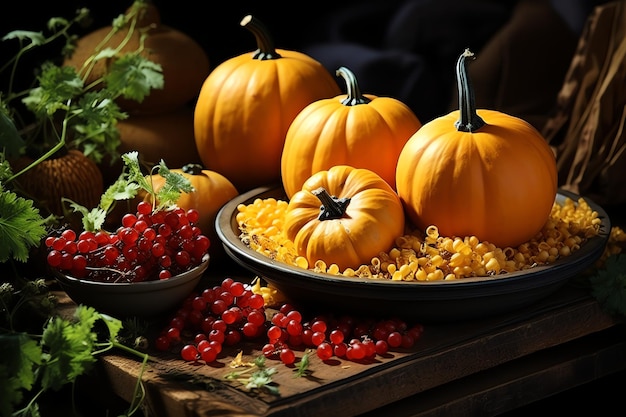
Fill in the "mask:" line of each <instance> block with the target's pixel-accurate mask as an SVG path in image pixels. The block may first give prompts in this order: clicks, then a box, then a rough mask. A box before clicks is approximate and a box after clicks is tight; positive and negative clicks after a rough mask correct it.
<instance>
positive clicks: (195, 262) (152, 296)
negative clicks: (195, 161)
mask: <svg viewBox="0 0 626 417" xmlns="http://www.w3.org/2000/svg"><path fill="white" fill-rule="evenodd" d="M125 161H126V162H127V164H128V165H129V167H130V168H131V169H130V171H131V175H129V176H128V177H127V178H124V179H122V180H120V183H119V184H117V185H113V186H112V187H115V188H116V189H120V188H123V187H126V188H127V189H128V188H130V189H133V190H136V189H138V188H140V187H143V188H144V189H146V190H148V191H149V192H151V195H152V196H153V198H152V199H140V200H139V201H138V202H137V204H136V211H135V212H128V213H126V214H124V215H123V216H121V220H120V224H119V225H117V226H116V227H117V228H116V229H115V230H113V231H108V230H105V229H103V228H102V224H103V222H102V221H101V220H102V218H103V217H104V215H105V214H104V213H105V212H106V211H107V209H108V206H107V207H104V208H103V207H99V208H97V209H94V210H92V211H88V210H84V212H86V213H87V217H86V218H85V219H84V220H83V230H80V231H77V230H74V229H72V227H71V226H69V225H60V226H58V227H56V228H55V229H53V230H51V231H50V232H49V234H48V236H47V237H46V239H45V248H46V251H47V254H46V263H47V266H48V267H49V268H50V270H51V271H52V274H53V275H54V277H55V278H56V280H57V281H58V282H59V284H60V286H61V288H62V289H63V290H64V291H65V292H66V293H67V295H68V296H69V297H70V298H71V299H72V300H73V301H74V302H76V303H77V304H84V305H88V306H91V307H94V308H95V309H97V310H98V311H100V312H102V313H107V314H111V315H114V316H142V317H147V316H154V315H157V314H161V313H165V312H168V311H169V310H171V309H173V308H176V307H177V306H178V305H179V304H180V303H181V302H182V301H183V300H184V299H185V297H187V296H188V295H189V294H190V293H191V292H192V291H193V290H194V288H195V287H196V286H197V285H198V282H199V281H200V279H201V278H202V276H203V274H204V272H205V271H206V269H207V267H208V265H209V253H208V252H209V248H210V246H211V242H210V239H209V238H208V237H207V236H206V235H205V234H203V233H202V230H201V229H200V228H199V226H198V225H197V224H198V221H199V217H200V214H199V212H198V210H197V209H194V208H191V209H187V210H185V209H182V208H180V207H178V206H177V205H176V204H175V202H176V196H177V195H178V194H179V193H180V192H182V191H184V190H187V191H191V188H188V187H187V188H185V186H188V185H189V184H188V183H186V182H185V181H184V178H180V176H176V175H175V174H173V173H170V172H169V170H167V167H166V166H165V165H164V164H163V163H162V164H161V166H160V172H161V173H163V174H164V175H168V181H171V182H172V183H174V184H177V186H176V187H178V188H176V187H171V186H170V187H168V189H167V194H158V193H155V192H153V190H152V189H151V188H150V181H149V179H146V178H144V177H143V176H142V175H141V171H140V170H139V168H138V165H139V164H138V162H137V155H136V154H127V155H125ZM172 191H176V192H175V193H174V194H172ZM163 193H165V191H164V192H163ZM103 200H105V199H103ZM90 213H95V214H96V215H94V216H92V218H90V217H89V214H90ZM94 219H96V220H98V219H100V220H99V221H96V220H94Z"/></svg>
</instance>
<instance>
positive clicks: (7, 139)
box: [0, 107, 25, 157]
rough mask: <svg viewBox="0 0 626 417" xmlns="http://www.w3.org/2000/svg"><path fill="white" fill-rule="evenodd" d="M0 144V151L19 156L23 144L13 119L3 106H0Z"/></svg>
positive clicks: (9, 155) (11, 155)
mask: <svg viewBox="0 0 626 417" xmlns="http://www.w3.org/2000/svg"><path fill="white" fill-rule="evenodd" d="M0 144H2V148H0V152H4V153H6V155H7V156H8V157H17V156H19V155H20V151H21V149H22V147H23V146H24V145H25V143H24V140H23V139H22V137H21V136H20V134H19V132H18V131H17V128H16V127H15V123H13V119H11V118H10V117H9V115H8V114H7V113H6V112H5V111H4V110H3V107H0Z"/></svg>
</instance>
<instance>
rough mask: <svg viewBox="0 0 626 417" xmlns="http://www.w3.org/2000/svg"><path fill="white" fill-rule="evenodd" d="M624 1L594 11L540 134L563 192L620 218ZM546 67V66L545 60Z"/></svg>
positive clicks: (625, 100)
mask: <svg viewBox="0 0 626 417" xmlns="http://www.w3.org/2000/svg"><path fill="white" fill-rule="evenodd" d="M625 9H626V2H624V1H617V2H611V3H606V4H604V5H602V6H598V7H597V8H595V9H594V11H593V13H592V14H591V15H590V16H589V18H588V19H587V22H586V26H585V29H584V31H583V33H582V35H581V37H580V40H579V43H578V46H577V50H576V52H575V55H574V57H573V59H572V62H571V64H570V68H569V70H568V72H567V74H566V77H565V80H564V83H563V86H562V88H561V90H560V93H559V95H558V98H557V109H556V113H555V114H554V115H553V116H552V117H551V118H550V119H549V120H548V121H547V123H546V124H545V126H544V128H543V130H542V133H543V135H544V136H545V138H546V140H547V141H548V143H549V144H550V145H551V146H552V147H553V149H554V151H555V153H556V156H557V164H558V170H559V182H560V186H561V187H562V188H563V189H567V190H570V191H572V192H575V193H577V194H579V195H582V196H585V197H588V198H591V199H592V200H594V201H595V202H596V203H598V204H600V205H601V206H603V207H605V208H606V209H607V211H608V209H610V210H613V211H614V212H615V213H617V214H619V215H621V216H623V209H624V207H625V205H626V153H625V149H626V129H625V127H626V126H625V124H626V11H625ZM546 65H549V63H548V62H546Z"/></svg>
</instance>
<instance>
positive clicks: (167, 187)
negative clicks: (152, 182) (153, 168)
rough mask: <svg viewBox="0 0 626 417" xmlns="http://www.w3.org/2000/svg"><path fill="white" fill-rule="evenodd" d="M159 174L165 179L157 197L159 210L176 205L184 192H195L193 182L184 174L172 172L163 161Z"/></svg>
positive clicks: (159, 166) (160, 164) (159, 167)
mask: <svg viewBox="0 0 626 417" xmlns="http://www.w3.org/2000/svg"><path fill="white" fill-rule="evenodd" d="M158 173H159V175H160V176H162V177H163V178H165V184H164V185H163V186H162V187H161V188H160V189H159V191H158V192H157V195H156V199H157V201H158V202H159V204H158V208H161V207H169V206H172V205H174V204H176V202H177V201H178V199H179V198H180V194H181V193H182V192H185V193H191V192H193V191H194V188H193V185H191V182H190V181H189V180H188V179H187V178H185V176H183V175H182V174H179V173H178V172H172V171H170V170H169V168H168V167H167V166H166V165H165V162H164V161H163V160H161V162H160V163H159V165H158Z"/></svg>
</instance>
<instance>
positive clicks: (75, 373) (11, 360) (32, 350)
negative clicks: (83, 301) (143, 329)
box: [0, 306, 147, 417]
mask: <svg viewBox="0 0 626 417" xmlns="http://www.w3.org/2000/svg"><path fill="white" fill-rule="evenodd" d="M101 323H104V324H105V326H99V324H101ZM122 327H123V326H122V322H121V321H120V320H118V319H116V318H113V317H111V316H108V315H105V314H100V313H98V312H97V311H96V310H94V309H93V308H92V307H86V306H78V308H77V309H76V312H75V315H74V317H73V319H65V318H62V317H58V316H55V317H52V318H51V319H50V320H49V321H47V323H46V325H45V327H44V329H43V334H42V335H41V336H40V337H39V338H38V339H35V338H33V337H32V335H27V334H25V333H21V332H7V333H3V334H0V355H1V357H0V398H1V399H2V400H1V401H0V416H2V417H8V416H30V415H37V410H38V407H37V402H36V399H37V398H38V397H39V396H40V395H41V394H42V393H44V392H49V391H57V390H59V389H60V388H62V387H63V386H65V385H66V384H73V383H74V382H76V379H77V378H78V377H79V376H81V375H85V374H87V373H88V372H89V371H90V370H91V369H92V368H93V365H94V363H95V362H96V355H98V354H101V353H103V352H106V351H108V350H111V349H113V348H122V349H124V350H125V351H126V352H130V353H133V354H135V355H136V356H138V357H139V358H142V359H143V360H144V362H145V361H146V360H147V355H145V354H143V353H141V352H139V351H136V350H134V349H131V348H129V347H127V346H124V345H122V344H120V343H119V342H118V341H117V337H118V334H119V332H120V330H121V329H122ZM103 329H106V334H105V335H103V334H102V332H101V331H102V330H103ZM16 407H22V408H20V409H16ZM129 415H130V414H129Z"/></svg>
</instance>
